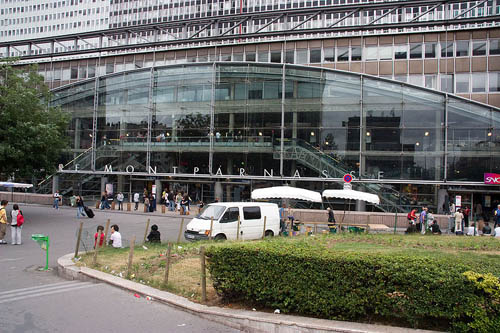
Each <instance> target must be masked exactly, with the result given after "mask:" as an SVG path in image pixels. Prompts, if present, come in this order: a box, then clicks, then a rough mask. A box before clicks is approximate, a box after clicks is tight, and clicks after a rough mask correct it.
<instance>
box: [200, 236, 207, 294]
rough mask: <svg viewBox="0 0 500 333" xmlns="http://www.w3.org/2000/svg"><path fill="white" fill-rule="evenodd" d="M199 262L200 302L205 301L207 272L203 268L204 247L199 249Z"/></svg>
mask: <svg viewBox="0 0 500 333" xmlns="http://www.w3.org/2000/svg"><path fill="white" fill-rule="evenodd" d="M200 262H201V302H202V303H205V302H206V301H207V272H206V268H205V247H204V246H202V247H200Z"/></svg>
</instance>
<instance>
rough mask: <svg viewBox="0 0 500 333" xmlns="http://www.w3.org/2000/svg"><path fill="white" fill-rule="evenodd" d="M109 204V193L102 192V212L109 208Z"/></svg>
mask: <svg viewBox="0 0 500 333" xmlns="http://www.w3.org/2000/svg"><path fill="white" fill-rule="evenodd" d="M108 206H109V203H108V193H107V192H106V191H104V192H102V196H101V210H104V209H107V208H109V207H108Z"/></svg>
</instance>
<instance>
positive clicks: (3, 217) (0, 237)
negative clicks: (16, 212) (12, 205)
mask: <svg viewBox="0 0 500 333" xmlns="http://www.w3.org/2000/svg"><path fill="white" fill-rule="evenodd" d="M8 204H9V202H8V201H7V200H2V201H1V202H0V244H7V242H6V241H5V239H4V237H5V233H6V232H7V205H8Z"/></svg>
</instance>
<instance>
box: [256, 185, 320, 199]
mask: <svg viewBox="0 0 500 333" xmlns="http://www.w3.org/2000/svg"><path fill="white" fill-rule="evenodd" d="M251 197H252V199H254V200H259V199H296V200H304V201H312V202H322V199H321V194H319V193H318V192H314V191H310V190H306V189H303V188H298V187H292V186H274V187H265V188H259V189H256V190H253V191H252V195H251Z"/></svg>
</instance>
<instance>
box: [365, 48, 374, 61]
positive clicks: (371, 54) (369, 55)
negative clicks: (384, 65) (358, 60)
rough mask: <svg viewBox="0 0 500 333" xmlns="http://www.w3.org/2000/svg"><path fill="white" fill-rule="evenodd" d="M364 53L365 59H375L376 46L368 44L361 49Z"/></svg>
mask: <svg viewBox="0 0 500 333" xmlns="http://www.w3.org/2000/svg"><path fill="white" fill-rule="evenodd" d="M363 51H364V53H365V61H369V60H377V47H376V46H368V47H365V49H364V50H363Z"/></svg>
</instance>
